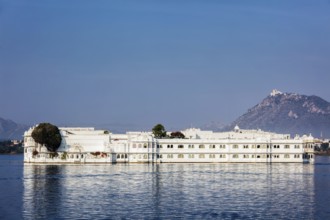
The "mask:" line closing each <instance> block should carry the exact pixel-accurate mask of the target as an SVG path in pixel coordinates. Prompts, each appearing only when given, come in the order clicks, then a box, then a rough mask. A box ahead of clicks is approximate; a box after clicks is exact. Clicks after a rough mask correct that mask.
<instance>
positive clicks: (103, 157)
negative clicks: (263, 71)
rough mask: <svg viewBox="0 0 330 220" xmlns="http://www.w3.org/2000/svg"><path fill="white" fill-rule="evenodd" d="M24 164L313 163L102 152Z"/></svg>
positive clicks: (42, 156) (267, 156) (277, 157)
mask: <svg viewBox="0 0 330 220" xmlns="http://www.w3.org/2000/svg"><path fill="white" fill-rule="evenodd" d="M24 162H26V163H313V162H314V154H312V153H300V154H298V153H295V154H290V153H127V152H122V153H105V152H58V153H45V152H44V153H38V154H35V155H27V154H26V155H25V156H24Z"/></svg>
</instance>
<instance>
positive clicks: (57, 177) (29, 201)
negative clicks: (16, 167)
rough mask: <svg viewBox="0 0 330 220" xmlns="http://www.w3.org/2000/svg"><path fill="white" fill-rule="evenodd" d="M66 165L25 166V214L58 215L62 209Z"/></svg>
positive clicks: (28, 215) (42, 216)
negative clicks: (63, 173) (63, 179)
mask: <svg viewBox="0 0 330 220" xmlns="http://www.w3.org/2000/svg"><path fill="white" fill-rule="evenodd" d="M64 167H65V166H57V165H34V166H25V167H24V188H25V190H24V198H23V203H24V216H25V217H28V218H33V219H41V218H46V217H47V218H52V217H53V218H55V217H58V214H59V213H60V209H61V205H62V204H61V196H62V188H63V187H62V178H61V176H62V172H63V169H64Z"/></svg>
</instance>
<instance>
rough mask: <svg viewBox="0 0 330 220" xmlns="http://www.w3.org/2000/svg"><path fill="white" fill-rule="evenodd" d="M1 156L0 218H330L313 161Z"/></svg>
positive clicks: (326, 166)
mask: <svg viewBox="0 0 330 220" xmlns="http://www.w3.org/2000/svg"><path fill="white" fill-rule="evenodd" d="M22 160H23V156H22V155H15V156H11V155H0V219H46V218H47V219H173V218H186V219H322V220H323V219H330V157H317V158H316V164H314V165H310V164H271V165H269V164H158V165H152V164H116V165H24V164H23V162H22Z"/></svg>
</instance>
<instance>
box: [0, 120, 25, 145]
mask: <svg viewBox="0 0 330 220" xmlns="http://www.w3.org/2000/svg"><path fill="white" fill-rule="evenodd" d="M28 128H29V126H27V125H23V124H17V123H16V122H14V121H12V120H9V119H4V118H1V117H0V139H2V140H13V139H17V140H22V139H23V134H24V131H26V130H27V129H28Z"/></svg>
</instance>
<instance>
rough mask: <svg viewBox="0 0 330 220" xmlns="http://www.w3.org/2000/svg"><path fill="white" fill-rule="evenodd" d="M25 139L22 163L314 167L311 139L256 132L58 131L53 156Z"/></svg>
mask: <svg viewBox="0 0 330 220" xmlns="http://www.w3.org/2000/svg"><path fill="white" fill-rule="evenodd" d="M33 129H34V128H30V129H29V130H28V131H26V132H25V134H24V148H25V150H24V162H27V163H116V162H136V163H149V162H155V163H166V162H175V163H180V162H184V163H196V162H201V163H228V162H234V163H235V162H238V163H256V162H263V163H274V162H299V163H302V162H313V161H314V138H313V137H312V136H302V137H299V136H296V137H295V138H290V135H288V134H276V133H270V132H264V131H261V130H241V129H239V127H238V126H237V127H235V129H234V131H231V132H218V133H216V132H212V131H202V130H200V129H196V128H190V129H187V130H184V131H182V133H183V134H184V135H185V137H186V138H185V139H170V138H163V139H157V138H155V137H154V136H153V135H152V133H151V132H127V133H126V134H112V133H109V132H107V131H104V130H94V128H60V131H61V135H62V143H61V146H60V147H59V149H58V151H57V152H58V154H57V155H54V154H53V155H52V154H50V153H49V152H47V149H46V148H45V147H44V146H40V145H39V144H37V143H35V142H34V140H33V138H32V137H31V134H32V131H33Z"/></svg>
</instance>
